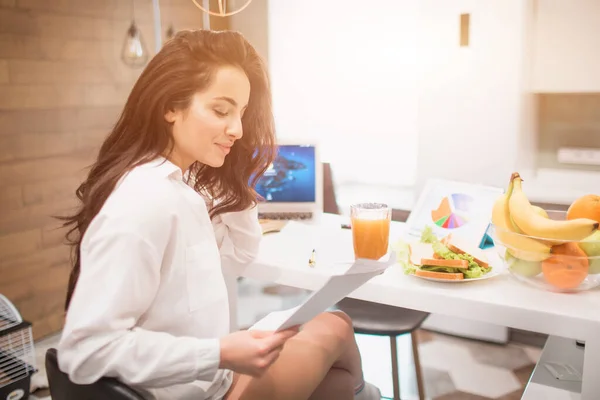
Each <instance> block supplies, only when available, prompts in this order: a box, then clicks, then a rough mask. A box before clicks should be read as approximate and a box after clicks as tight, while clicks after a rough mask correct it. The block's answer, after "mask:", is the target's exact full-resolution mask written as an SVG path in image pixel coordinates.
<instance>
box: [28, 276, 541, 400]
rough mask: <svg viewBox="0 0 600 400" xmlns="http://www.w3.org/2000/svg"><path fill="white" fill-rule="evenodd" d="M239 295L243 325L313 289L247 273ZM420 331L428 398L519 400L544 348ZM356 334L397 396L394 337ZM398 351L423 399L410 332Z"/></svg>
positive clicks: (408, 381) (369, 364) (41, 345)
mask: <svg viewBox="0 0 600 400" xmlns="http://www.w3.org/2000/svg"><path fill="white" fill-rule="evenodd" d="M239 295H240V297H239V306H238V307H239V313H238V322H239V326H240V327H247V326H250V325H252V324H253V323H254V322H255V321H257V320H258V319H260V318H261V317H262V316H264V315H265V314H267V313H269V312H271V311H275V310H279V309H284V308H289V307H293V306H295V305H297V304H298V303H299V302H301V301H302V300H303V299H304V298H306V296H307V292H304V291H297V290H295V289H292V288H285V287H270V286H268V285H265V284H261V283H260V282H257V281H251V280H248V279H244V280H242V281H240V283H239ZM417 337H418V342H419V354H420V359H421V365H422V369H423V375H424V381H425V393H426V398H427V399H430V400H488V399H500V400H518V399H520V398H521V394H522V393H523V389H524V387H525V385H526V383H527V381H528V379H529V376H530V375H531V372H532V371H533V368H534V366H535V363H536V362H537V360H538V359H539V356H540V353H541V349H540V348H537V347H532V346H526V345H519V344H508V345H498V344H492V343H487V342H481V341H475V340H468V339H464V338H458V337H452V336H447V335H444V334H439V333H434V332H429V331H425V330H420V331H419V332H418V336H417ZM356 338H357V342H358V345H359V348H360V349H361V353H362V357H363V368H364V371H365V378H366V379H367V380H368V381H369V382H371V383H373V384H374V385H376V386H378V387H379V388H380V389H381V392H382V395H383V396H384V397H387V398H391V397H392V393H393V386H392V376H391V375H392V374H391V362H390V357H389V354H390V344H389V339H388V338H382V337H376V336H367V335H356ZM56 340H57V336H54V337H50V338H46V339H44V340H42V341H40V342H38V343H36V353H37V354H38V356H37V360H38V368H40V367H42V368H43V354H44V353H45V350H46V349H47V348H48V347H54V346H55V344H56ZM398 355H399V360H400V387H401V392H402V396H401V398H402V399H403V400H404V399H406V400H411V399H418V396H417V388H416V381H415V369H414V363H413V359H412V350H411V342H410V335H405V336H403V337H399V338H398ZM41 372H42V373H43V369H42V371H41ZM36 375H37V374H36ZM30 398H31V399H33V400H38V399H40V400H49V399H50V397H49V393H48V392H47V391H37V392H35V393H34V396H32V397H30Z"/></svg>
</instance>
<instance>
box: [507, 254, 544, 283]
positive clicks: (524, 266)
mask: <svg viewBox="0 0 600 400" xmlns="http://www.w3.org/2000/svg"><path fill="white" fill-rule="evenodd" d="M504 260H505V261H506V264H507V265H508V268H509V269H510V270H511V272H514V273H515V274H517V275H521V276H525V277H534V276H537V275H539V274H540V273H541V272H542V263H541V262H539V261H525V260H520V259H518V258H517V257H515V256H513V255H512V254H510V252H509V251H508V250H507V251H506V254H505V256H504Z"/></svg>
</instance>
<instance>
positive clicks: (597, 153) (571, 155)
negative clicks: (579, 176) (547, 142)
mask: <svg viewBox="0 0 600 400" xmlns="http://www.w3.org/2000/svg"><path fill="white" fill-rule="evenodd" d="M558 162H559V163H561V164H579V165H600V149H593V148H585V147H561V148H560V149H558Z"/></svg>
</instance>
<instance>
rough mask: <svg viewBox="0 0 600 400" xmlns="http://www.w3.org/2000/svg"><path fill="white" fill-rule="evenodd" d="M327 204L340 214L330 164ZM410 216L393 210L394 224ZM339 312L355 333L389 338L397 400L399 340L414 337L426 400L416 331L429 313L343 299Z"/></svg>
mask: <svg viewBox="0 0 600 400" xmlns="http://www.w3.org/2000/svg"><path fill="white" fill-rule="evenodd" d="M323 204H324V206H323V212H326V213H332V214H340V212H339V207H338V205H337V201H336V197H335V186H334V184H333V173H332V171H331V165H330V164H328V163H323ZM409 214H410V212H409V211H406V210H393V211H392V219H393V220H394V221H401V222H406V219H407V218H408V215H409ZM337 308H339V309H340V310H342V311H344V312H345V313H346V314H348V316H350V318H351V319H352V323H353V325H354V332H356V333H359V334H366V335H377V336H389V338H390V345H391V352H392V374H393V377H392V379H393V384H394V400H399V399H400V375H399V368H398V348H397V343H396V340H397V338H398V336H400V335H404V334H407V333H410V334H411V341H412V350H413V358H414V361H415V371H416V375H417V387H418V390H419V399H421V400H424V399H425V389H424V385H423V372H422V370H421V363H420V361H419V347H418V343H417V337H416V331H417V329H419V328H420V327H421V324H423V321H425V319H427V317H429V313H426V312H423V311H417V310H411V309H408V308H401V307H393V306H388V305H384V304H378V303H372V302H369V301H362V300H358V299H352V298H345V299H343V300H342V301H340V302H339V303H338V304H337Z"/></svg>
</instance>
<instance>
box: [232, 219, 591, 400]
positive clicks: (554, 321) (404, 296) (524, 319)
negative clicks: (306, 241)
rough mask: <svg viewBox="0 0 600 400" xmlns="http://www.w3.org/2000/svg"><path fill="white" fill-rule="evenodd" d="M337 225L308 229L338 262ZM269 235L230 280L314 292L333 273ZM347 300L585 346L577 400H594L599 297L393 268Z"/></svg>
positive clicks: (506, 280)
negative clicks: (326, 239) (326, 235)
mask: <svg viewBox="0 0 600 400" xmlns="http://www.w3.org/2000/svg"><path fill="white" fill-rule="evenodd" d="M339 224H340V219H339V217H337V216H334V215H323V216H322V218H320V220H319V222H318V223H315V224H314V229H315V230H316V231H315V232H317V231H319V230H323V229H330V230H331V232H334V234H335V235H336V238H335V240H334V241H333V243H334V246H336V248H339V252H340V254H344V255H345V254H348V251H349V249H352V236H351V232H350V231H349V230H347V229H339V230H338V229H336V228H337V227H339ZM402 230H403V224H401V223H396V222H393V223H392V230H391V234H390V240H391V241H394V240H395V238H398V237H399V235H400V234H401V232H402ZM277 235H278V234H277V233H274V234H267V235H265V237H264V239H263V242H262V244H261V250H260V253H259V256H258V257H257V259H256V260H255V262H253V263H251V264H249V265H247V266H244V267H234V268H235V269H236V271H235V273H237V274H239V275H241V276H245V277H248V278H251V279H257V280H261V281H268V282H273V283H278V284H282V285H287V286H293V287H298V288H303V289H308V290H316V289H318V288H319V287H321V286H322V285H323V284H324V283H325V281H326V280H327V278H328V277H329V276H330V275H331V274H332V273H333V272H334V271H335V270H336V268H335V267H329V266H327V265H319V264H318V262H317V266H316V267H315V268H310V267H308V257H309V255H310V251H311V250H312V249H301V250H302V251H303V252H304V251H305V252H306V257H305V258H303V259H300V258H301V257H297V256H292V255H293V254H296V255H297V254H298V246H299V245H300V244H299V243H297V242H294V241H290V242H289V243H282V241H281V240H280V239H281V237H280V238H278V237H277ZM300 246H301V245H300ZM336 251H337V250H336ZM351 297H355V298H358V299H362V300H368V301H373V302H378V303H382V304H389V305H393V306H397V307H405V308H411V309H415V310H422V311H426V312H430V313H438V314H444V315H448V316H454V317H461V318H468V319H472V320H476V321H481V322H488V323H494V324H499V325H503V326H509V327H513V328H518V329H525V330H530V331H534V332H540V333H544V334H549V335H556V336H562V337H566V338H573V339H579V340H585V341H586V351H585V357H584V370H583V384H582V393H581V399H582V400H598V399H600V379H598V371H600V291H597V290H596V291H591V292H586V293H579V294H558V293H551V292H545V291H541V290H539V289H535V288H532V287H529V286H527V285H525V284H522V283H519V282H517V281H515V280H514V279H513V278H512V277H511V276H509V275H508V274H504V275H501V276H498V277H495V278H493V279H489V280H483V281H476V282H464V283H460V284H449V283H438V282H431V281H425V280H422V279H419V278H417V277H414V276H407V275H404V273H403V271H402V269H401V267H400V266H399V265H395V266H393V267H390V268H389V269H388V270H386V272H385V273H384V274H382V275H380V276H377V277H375V278H373V279H372V280H371V281H369V282H367V283H366V284H365V285H363V286H362V287H361V288H359V289H357V290H356V291H355V292H354V293H352V295H351Z"/></svg>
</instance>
